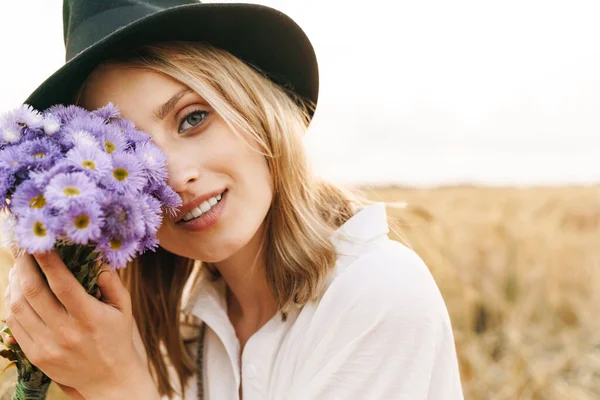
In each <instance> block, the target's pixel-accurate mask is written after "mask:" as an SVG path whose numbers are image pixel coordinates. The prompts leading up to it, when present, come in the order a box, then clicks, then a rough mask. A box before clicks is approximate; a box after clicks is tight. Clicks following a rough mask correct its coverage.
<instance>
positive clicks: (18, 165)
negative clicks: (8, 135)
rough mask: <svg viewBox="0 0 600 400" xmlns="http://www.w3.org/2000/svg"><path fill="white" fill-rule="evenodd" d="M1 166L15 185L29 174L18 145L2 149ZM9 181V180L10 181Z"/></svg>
mask: <svg viewBox="0 0 600 400" xmlns="http://www.w3.org/2000/svg"><path fill="white" fill-rule="evenodd" d="M0 166H1V167H3V171H2V172H3V173H4V174H6V175H5V176H6V179H8V181H10V184H11V185H13V184H15V183H17V181H18V182H19V183H20V182H21V181H22V180H23V179H24V178H26V177H27V175H28V170H27V164H26V163H24V162H23V161H22V160H21V156H20V153H19V151H18V147H17V146H8V147H5V148H4V149H2V150H0ZM8 181H7V182H8Z"/></svg>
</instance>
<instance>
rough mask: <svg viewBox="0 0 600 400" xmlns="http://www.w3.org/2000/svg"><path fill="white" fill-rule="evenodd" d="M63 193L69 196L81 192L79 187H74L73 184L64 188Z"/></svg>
mask: <svg viewBox="0 0 600 400" xmlns="http://www.w3.org/2000/svg"><path fill="white" fill-rule="evenodd" d="M63 193H64V194H65V196H67V197H75V196H79V195H80V194H81V192H80V191H79V189H77V188H76V187H73V186H67V187H66V188H64V189H63Z"/></svg>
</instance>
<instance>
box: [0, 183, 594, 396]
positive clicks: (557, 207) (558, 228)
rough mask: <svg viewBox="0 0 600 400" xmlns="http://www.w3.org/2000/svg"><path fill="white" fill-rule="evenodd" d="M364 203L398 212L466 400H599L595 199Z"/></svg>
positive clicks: (392, 194)
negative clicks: (444, 328) (433, 294)
mask: <svg viewBox="0 0 600 400" xmlns="http://www.w3.org/2000/svg"><path fill="white" fill-rule="evenodd" d="M367 194H368V195H369V196H370V197H372V198H374V199H379V200H385V201H389V202H406V203H407V205H406V207H404V208H393V207H390V209H389V214H390V215H391V216H392V217H394V219H395V220H396V221H397V222H398V223H399V226H400V229H401V230H402V232H403V236H404V238H405V239H406V240H407V241H408V242H409V243H410V245H411V246H412V247H413V248H414V249H415V250H416V251H417V252H418V253H419V254H420V255H421V256H422V257H423V259H424V260H425V262H426V263H427V264H428V266H429V267H430V269H431V271H432V273H433V275H434V276H435V278H436V281H437V283H438V285H439V286H440V289H441V291H442V294H443V296H444V298H445V300H446V304H447V306H448V309H449V310H450V314H451V319H452V322H453V326H454V332H455V339H456V344H457V350H458V354H459V359H460V368H461V373H462V380H463V387H464V391H465V398H467V399H485V400H487V399H498V400H503V399H507V400H508V399H510V400H514V399H536V400H542V399H544V400H545V399H549V400H554V399H569V400H579V399H581V400H583V399H596V398H600V318H599V317H598V311H600V246H599V244H600V188H598V187H590V188H535V189H514V188H506V189H491V188H469V187H464V188H442V189H427V190H414V189H400V188H389V189H376V190H375V189H373V190H367ZM1 257H2V258H0V265H1V266H2V268H3V269H4V270H5V271H4V272H2V273H0V288H3V287H4V286H5V284H6V275H7V273H6V270H7V269H8V267H9V266H10V265H11V261H10V257H8V256H5V255H2V256H1ZM0 302H1V299H0ZM3 309H4V307H3V305H2V306H1V308H0V310H3ZM9 378H10V377H8V376H6V377H4V378H3V381H9ZM53 390H55V389H53ZM55 393H57V391H55ZM0 398H3V397H2V396H1V392H0ZM51 398H54V399H58V398H60V397H58V396H57V395H53V396H51Z"/></svg>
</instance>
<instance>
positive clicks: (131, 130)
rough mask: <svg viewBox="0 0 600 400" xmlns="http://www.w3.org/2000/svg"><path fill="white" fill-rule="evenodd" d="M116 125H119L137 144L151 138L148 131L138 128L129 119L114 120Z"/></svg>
mask: <svg viewBox="0 0 600 400" xmlns="http://www.w3.org/2000/svg"><path fill="white" fill-rule="evenodd" d="M114 125H115V126H117V127H119V129H120V131H121V133H123V134H124V135H125V137H126V138H127V139H128V140H129V141H130V142H131V143H133V144H134V146H135V145H138V144H141V143H146V142H147V141H149V140H150V135H149V134H148V133H146V132H143V131H140V130H137V129H136V128H135V124H134V123H133V122H132V121H129V120H127V119H119V120H116V121H114Z"/></svg>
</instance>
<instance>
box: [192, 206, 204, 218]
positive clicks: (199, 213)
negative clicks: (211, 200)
mask: <svg viewBox="0 0 600 400" xmlns="http://www.w3.org/2000/svg"><path fill="white" fill-rule="evenodd" d="M191 213H192V215H193V216H194V218H198V217H199V216H201V215H202V211H201V210H200V209H199V208H198V207H196V208H194V209H193V210H192V211H191Z"/></svg>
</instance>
